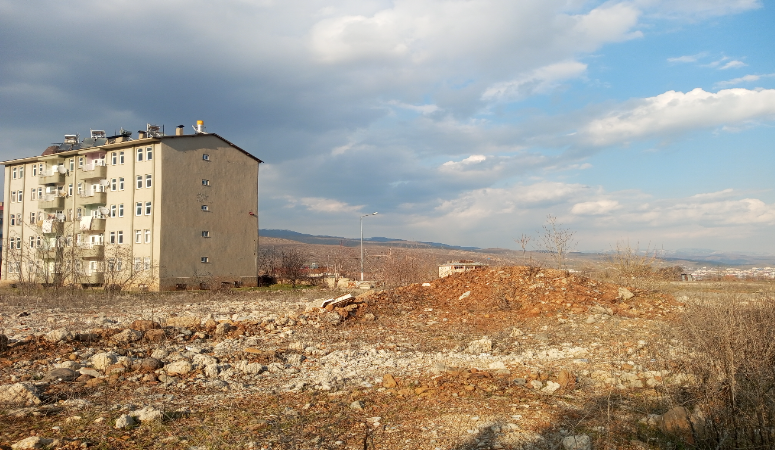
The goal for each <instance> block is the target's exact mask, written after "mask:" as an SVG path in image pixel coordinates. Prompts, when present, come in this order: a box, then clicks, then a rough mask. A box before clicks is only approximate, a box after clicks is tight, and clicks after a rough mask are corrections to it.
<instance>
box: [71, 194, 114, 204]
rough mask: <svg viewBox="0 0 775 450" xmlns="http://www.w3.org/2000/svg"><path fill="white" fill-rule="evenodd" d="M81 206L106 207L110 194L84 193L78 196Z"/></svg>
mask: <svg viewBox="0 0 775 450" xmlns="http://www.w3.org/2000/svg"><path fill="white" fill-rule="evenodd" d="M78 197H79V202H78V203H80V204H81V205H104V204H105V203H106V202H107V197H108V194H107V193H105V192H84V193H81V194H78Z"/></svg>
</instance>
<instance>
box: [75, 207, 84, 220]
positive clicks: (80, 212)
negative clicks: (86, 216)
mask: <svg viewBox="0 0 775 450" xmlns="http://www.w3.org/2000/svg"><path fill="white" fill-rule="evenodd" d="M81 217H83V209H81V208H76V210H75V218H76V219H80V218H81Z"/></svg>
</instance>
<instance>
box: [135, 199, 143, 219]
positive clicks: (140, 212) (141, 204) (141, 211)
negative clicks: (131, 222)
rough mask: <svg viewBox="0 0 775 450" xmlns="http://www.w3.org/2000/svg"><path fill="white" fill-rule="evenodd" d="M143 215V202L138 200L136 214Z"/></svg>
mask: <svg viewBox="0 0 775 450" xmlns="http://www.w3.org/2000/svg"><path fill="white" fill-rule="evenodd" d="M142 215H143V202H136V203H135V216H142Z"/></svg>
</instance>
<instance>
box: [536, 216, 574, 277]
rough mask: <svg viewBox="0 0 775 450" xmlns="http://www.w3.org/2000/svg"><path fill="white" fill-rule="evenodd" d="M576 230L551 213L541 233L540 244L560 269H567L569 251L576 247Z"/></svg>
mask: <svg viewBox="0 0 775 450" xmlns="http://www.w3.org/2000/svg"><path fill="white" fill-rule="evenodd" d="M574 234H575V232H574V231H571V230H569V229H568V228H564V227H563V226H562V224H560V223H558V222H557V217H555V216H553V215H551V214H549V215H547V216H546V223H544V225H543V226H542V231H541V232H540V233H539V244H540V246H541V248H542V249H543V250H544V251H546V252H547V253H548V254H549V255H550V258H551V259H552V261H553V262H554V264H555V266H557V268H558V269H565V265H566V261H567V259H568V253H570V252H571V251H573V249H574V248H575V247H576V241H575V240H574V238H573V236H574Z"/></svg>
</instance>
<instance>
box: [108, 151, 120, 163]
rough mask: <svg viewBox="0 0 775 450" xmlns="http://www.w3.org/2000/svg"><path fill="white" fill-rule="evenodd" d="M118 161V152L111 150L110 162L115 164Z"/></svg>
mask: <svg viewBox="0 0 775 450" xmlns="http://www.w3.org/2000/svg"><path fill="white" fill-rule="evenodd" d="M117 161H118V155H117V154H116V152H111V153H110V164H112V165H114V166H115V165H116V162H117Z"/></svg>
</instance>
